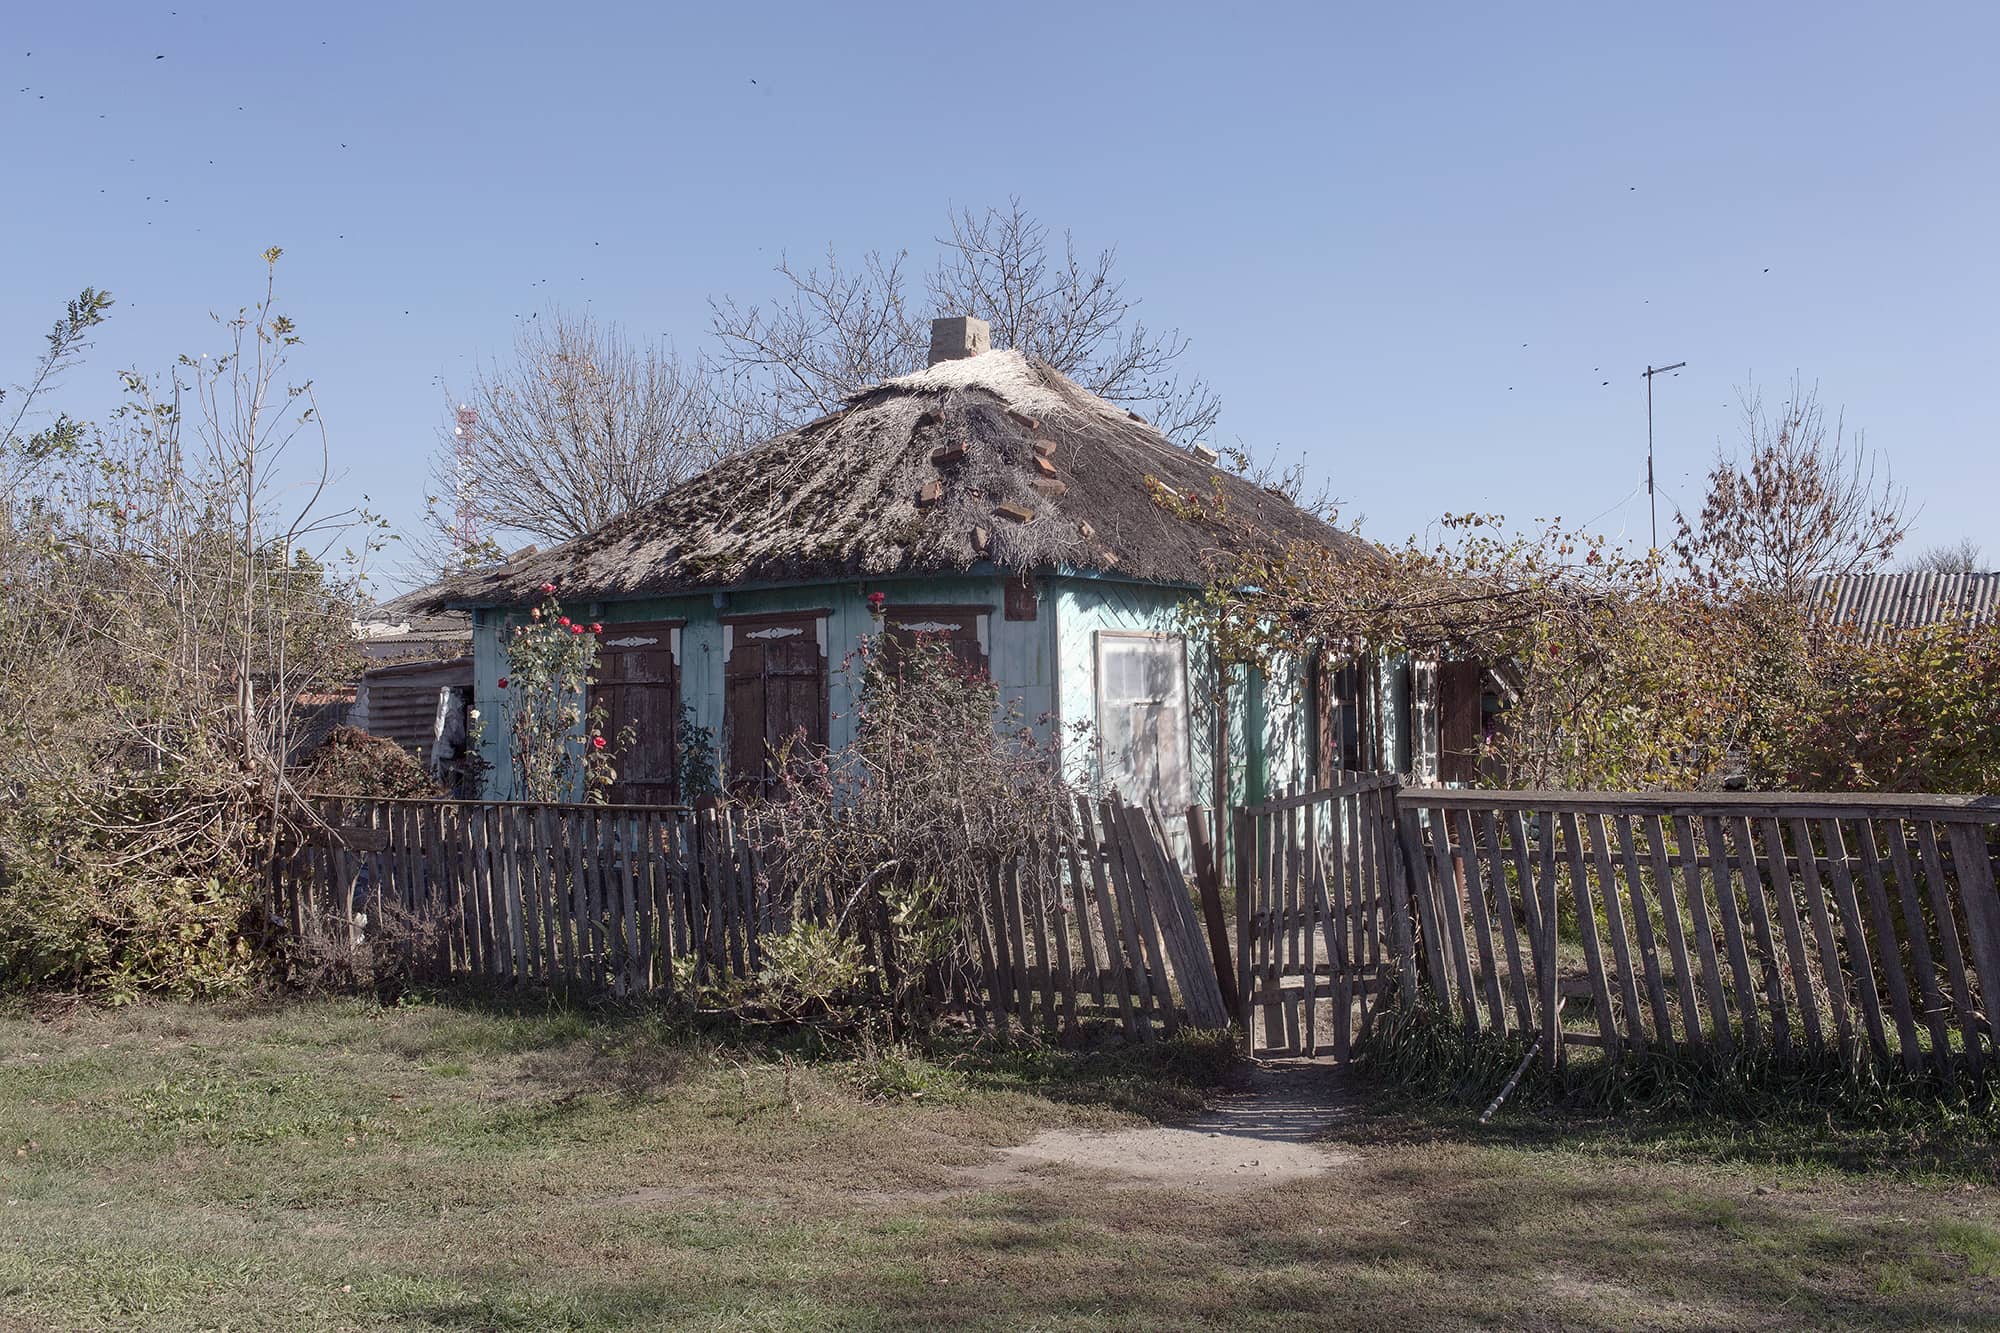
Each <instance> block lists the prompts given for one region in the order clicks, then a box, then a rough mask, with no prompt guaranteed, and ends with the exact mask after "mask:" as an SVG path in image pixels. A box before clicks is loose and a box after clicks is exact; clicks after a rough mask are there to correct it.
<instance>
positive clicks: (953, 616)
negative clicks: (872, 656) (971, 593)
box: [881, 606, 993, 675]
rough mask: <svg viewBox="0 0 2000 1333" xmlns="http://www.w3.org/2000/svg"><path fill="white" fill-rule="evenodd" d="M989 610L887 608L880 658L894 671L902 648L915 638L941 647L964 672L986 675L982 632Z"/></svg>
mask: <svg viewBox="0 0 2000 1333" xmlns="http://www.w3.org/2000/svg"><path fill="white" fill-rule="evenodd" d="M992 611H993V608H992V607H990V606H891V607H890V608H889V610H888V613H887V615H886V616H885V617H884V619H883V625H882V629H883V636H882V656H881V661H882V665H883V667H884V668H885V669H888V670H892V671H893V670H894V669H895V666H896V663H897V661H898V659H899V658H900V656H901V654H902V650H903V648H904V647H905V646H906V645H908V644H909V643H911V642H913V641H914V640H915V639H916V638H917V636H919V635H927V636H929V637H931V638H933V639H935V640H938V641H940V642H942V643H943V644H944V646H945V647H946V648H948V649H949V650H950V651H951V655H952V656H953V657H955V658H957V659H958V662H959V664H960V665H961V666H963V667H964V668H965V669H966V670H967V671H971V672H977V673H979V674H981V675H984V674H985V672H986V629H987V621H988V618H989V617H990V616H991V614H992Z"/></svg>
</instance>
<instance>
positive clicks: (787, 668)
mask: <svg viewBox="0 0 2000 1333" xmlns="http://www.w3.org/2000/svg"><path fill="white" fill-rule="evenodd" d="M824 626H825V619H824V614H823V613H820V612H798V613H795V614H789V615H773V616H744V617H740V618H735V619H732V620H730V621H727V622H725V624H724V629H723V632H724V636H725V643H726V646H725V650H724V661H723V670H722V676H723V699H722V727H723V733H724V737H723V746H724V750H725V753H726V754H727V756H728V763H729V786H730V789H731V790H732V791H739V792H740V791H746V790H747V791H757V792H767V791H769V790H770V789H771V787H772V785H773V783H774V781H775V779H776V778H777V776H778V775H777V774H776V773H775V772H774V771H773V769H772V761H773V759H774V757H775V756H776V755H777V754H778V753H779V752H781V751H783V750H784V749H785V747H786V745H787V744H788V743H789V744H790V745H791V746H792V754H793V756H794V758H799V757H803V755H805V754H807V753H812V752H818V751H823V750H825V749H826V743H827V713H826V647H825V643H824Z"/></svg>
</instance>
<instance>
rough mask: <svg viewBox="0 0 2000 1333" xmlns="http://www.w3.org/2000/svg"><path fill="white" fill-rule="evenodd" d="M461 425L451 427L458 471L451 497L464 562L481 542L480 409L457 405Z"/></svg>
mask: <svg viewBox="0 0 2000 1333" xmlns="http://www.w3.org/2000/svg"><path fill="white" fill-rule="evenodd" d="M457 415H458V424H457V425H456V426H453V427H452V428H451V435H452V470H453V472H454V473H455V474H456V475H455V476H454V477H453V478H452V480H453V481H454V482H455V483H456V486H455V488H454V489H455V490H456V492H457V493H456V494H455V495H453V496H452V501H453V504H452V510H453V512H452V533H451V539H452V543H453V544H454V545H456V546H457V547H458V560H459V563H460V564H462V565H470V564H471V563H472V548H473V547H475V546H477V545H478V544H479V491H478V487H477V486H476V485H475V484H474V482H473V478H472V470H473V445H474V436H475V434H476V433H477V432H478V430H479V410H478V409H477V408H474V407H470V406H468V405H467V404H465V403H460V404H459V405H458V414H457Z"/></svg>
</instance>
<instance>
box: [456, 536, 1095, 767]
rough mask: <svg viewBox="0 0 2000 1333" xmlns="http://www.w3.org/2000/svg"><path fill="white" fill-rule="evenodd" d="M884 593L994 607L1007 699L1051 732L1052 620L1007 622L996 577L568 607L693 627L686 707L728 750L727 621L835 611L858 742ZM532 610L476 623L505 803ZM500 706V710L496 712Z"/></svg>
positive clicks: (843, 739) (838, 672)
mask: <svg viewBox="0 0 2000 1333" xmlns="http://www.w3.org/2000/svg"><path fill="white" fill-rule="evenodd" d="M877 591H880V592H884V593H887V594H888V597H889V602H890V604H891V605H892V606H893V605H896V604H901V605H904V606H923V605H949V606H985V607H989V608H990V614H989V616H988V618H987V636H988V637H987V655H988V660H989V662H990V664H991V667H992V670H993V676H994V679H995V680H996V681H998V682H999V683H1000V685H1001V691H1002V694H1003V696H1004V697H1007V698H1010V699H1014V700H1018V701H1019V706H1020V710H1021V712H1022V714H1023V716H1024V717H1026V718H1027V719H1028V721H1029V722H1030V723H1031V724H1034V725H1036V726H1037V730H1038V731H1039V732H1040V734H1043V735H1044V736H1046V735H1047V734H1048V727H1049V723H1048V722H1047V721H1046V719H1047V718H1048V717H1049V716H1050V715H1051V714H1052V712H1053V709H1054V704H1055V690H1054V684H1055V672H1054V667H1053V660H1054V659H1053V655H1052V652H1051V633H1050V629H1051V626H1050V622H1049V621H1048V619H1047V617H1046V615H1045V614H1044V615H1043V616H1040V617H1038V618H1037V619H1035V620H1023V621H1010V620H1007V619H1006V618H1005V616H1004V614H1003V611H1002V605H1001V582H1000V580H999V579H998V578H996V577H993V576H990V575H988V576H979V575H967V576H964V577H957V578H927V579H883V580H869V581H867V582H855V581H849V582H844V583H820V584H803V585H799V586H795V587H786V588H764V589H748V590H738V591H734V592H731V593H730V594H729V595H728V598H727V604H726V605H724V606H717V604H716V598H715V597H714V596H713V595H712V594H708V593H703V594H701V595H700V596H690V597H661V598H640V599H634V600H629V601H617V602H601V603H596V602H593V603H588V604H584V605H581V606H578V605H565V607H564V610H565V612H566V613H567V614H569V615H572V616H577V615H581V616H583V617H584V618H587V619H590V620H596V621H602V622H603V624H604V629H605V637H607V638H615V637H617V630H616V626H618V625H619V624H629V623H632V622H635V621H655V620H683V621H685V622H686V625H685V626H684V628H683V629H682V630H681V649H680V671H681V701H682V703H683V704H685V705H690V706H692V708H693V709H694V720H695V723H696V725H698V726H702V727H706V728H707V729H708V730H709V732H710V733H711V734H712V735H713V736H714V737H715V739H716V743H717V749H718V750H720V748H721V737H722V650H723V633H722V630H723V618H724V617H726V616H736V615H755V614H759V613H763V612H771V611H814V610H822V609H823V610H826V611H827V612H829V615H828V616H827V619H826V645H825V649H826V657H827V696H828V708H829V710H830V712H831V717H830V719H829V726H828V739H829V740H830V741H831V742H832V744H833V745H834V746H836V747H838V746H841V745H844V744H846V743H847V742H848V741H851V740H852V739H853V738H854V703H855V695H856V691H857V690H858V688H859V685H860V665H859V658H858V653H859V652H860V649H861V646H862V640H863V639H864V638H865V637H866V636H868V635H871V634H874V633H876V632H878V630H879V628H880V626H879V622H878V621H877V620H876V618H875V616H874V614H873V613H872V612H871V611H870V609H869V606H868V594H869V593H871V592H877ZM524 614H525V612H512V613H510V612H507V611H504V610H501V609H496V608H487V609H484V610H481V611H479V612H477V613H476V614H475V618H474V623H473V635H472V643H473V659H474V661H473V674H474V689H475V697H476V698H477V699H478V700H479V701H480V706H481V714H482V716H481V719H480V720H481V723H482V726H481V735H480V748H481V753H482V754H483V755H484V757H485V759H486V762H487V764H488V765H489V768H488V777H487V792H488V795H489V796H493V797H495V798H504V797H506V796H509V795H512V794H513V793H512V791H511V769H510V766H509V764H508V761H507V751H506V736H507V733H508V726H509V723H508V719H507V716H506V692H505V691H504V690H501V689H500V688H499V679H500V677H501V676H502V675H504V674H505V671H504V667H503V663H504V660H505V655H504V653H503V652H502V649H501V642H502V639H503V638H504V637H505V636H506V633H507V630H508V628H509V627H510V626H512V625H514V624H516V623H518V621H519V620H520V618H521V616H522V615H524ZM494 701H497V704H498V706H497V707H495V706H493V705H494Z"/></svg>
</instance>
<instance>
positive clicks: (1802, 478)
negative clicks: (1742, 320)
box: [1676, 379, 1909, 600]
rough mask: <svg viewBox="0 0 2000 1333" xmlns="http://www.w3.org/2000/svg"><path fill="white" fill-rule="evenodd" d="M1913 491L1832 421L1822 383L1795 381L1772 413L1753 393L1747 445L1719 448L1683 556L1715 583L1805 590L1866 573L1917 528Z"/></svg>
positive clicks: (1684, 532) (1747, 410) (1684, 521)
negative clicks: (1817, 580)
mask: <svg viewBox="0 0 2000 1333" xmlns="http://www.w3.org/2000/svg"><path fill="white" fill-rule="evenodd" d="M1907 505H1908V496H1907V494H1906V492H1904V491H1903V490H1902V489H1901V488H1899V487H1897V486H1896V484H1895V482H1894V479H1893V478H1892V477H1891V476H1890V474H1889V470H1888V467H1887V465H1886V464H1884V463H1882V462H1881V461H1880V460H1879V459H1877V457H1876V456H1875V455H1873V454H1871V453H1870V452H1869V451H1868V449H1867V448H1866V447H1865V445H1864V443H1863V439H1862V436H1861V434H1860V433H1859V432H1856V434H1855V436H1854V438H1853V440H1852V442H1851V443H1850V442H1849V440H1848V438H1847V435H1846V427H1845V422H1844V420H1843V419H1842V417H1841V416H1840V415H1839V414H1838V413H1836V414H1835V416H1834V418H1833V420H1832V421H1831V422H1829V421H1828V420H1827V418H1826V413H1825V410H1824V409H1823V408H1822V407H1821V406H1820V401H1819V390H1818V387H1817V386H1808V385H1806V384H1804V383H1802V382H1801V381H1799V380H1797V379H1794V380H1793V381H1792V386H1791V393H1790V396H1789V397H1787V398H1786V399H1785V401H1784V403H1783V404H1782V405H1781V406H1780V407H1779V408H1778V409H1777V410H1776V411H1775V412H1773V411H1769V410H1767V409H1766V408H1765V406H1764V401H1763V398H1762V396H1761V395H1759V394H1758V393H1757V392H1756V391H1755V390H1754V389H1753V390H1750V391H1747V392H1745V394H1744V395H1743V446H1742V448H1741V450H1740V451H1739V453H1738V454H1737V456H1735V457H1729V456H1726V455H1723V454H1720V453H1718V454H1717V456H1716V460H1715V466H1714V468H1713V469H1712V470H1711V471H1710V472H1709V475H1708V497H1707V499H1706V500H1705V501H1704V503H1703V504H1702V509H1701V515H1700V517H1699V518H1698V519H1695V520H1690V519H1689V518H1688V517H1687V516H1686V515H1685V514H1683V515H1680V516H1679V521H1680V536H1679V539H1678V541H1677V543H1676V545H1677V548H1678V551H1679V553H1680V555H1681V558H1682V560H1683V561H1684V562H1685V563H1686V564H1687V565H1688V566H1689V567H1690V568H1691V569H1693V570H1695V571H1696V572H1697V573H1699V574H1701V575H1702V576H1703V577H1705V578H1708V579H1711V580H1729V581H1737V582H1741V583H1744V584H1746V585H1748V586H1750V587H1752V588H1757V589H1761V590H1763V591H1766V592H1770V593H1774V594H1778V595H1781V596H1783V597H1785V598H1787V599H1790V600H1797V599H1799V598H1801V597H1803V596H1804V594H1805V591H1806V585H1807V582H1808V581H1809V580H1811V579H1813V578H1814V577H1816V576H1819V575H1839V574H1865V573H1868V572H1870V571H1871V570H1874V569H1876V568H1878V567H1879V566H1881V565H1882V564H1883V563H1884V562H1885V561H1886V560H1887V559H1888V558H1889V556H1890V555H1891V554H1892V553H1893V552H1894V551H1895V549H1896V547H1897V545H1898V544H1900V543H1901V542H1902V540H1903V537H1904V535H1905V534H1906V533H1907V532H1908V531H1909V520H1908V517H1907V515H1906V509H1907Z"/></svg>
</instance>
